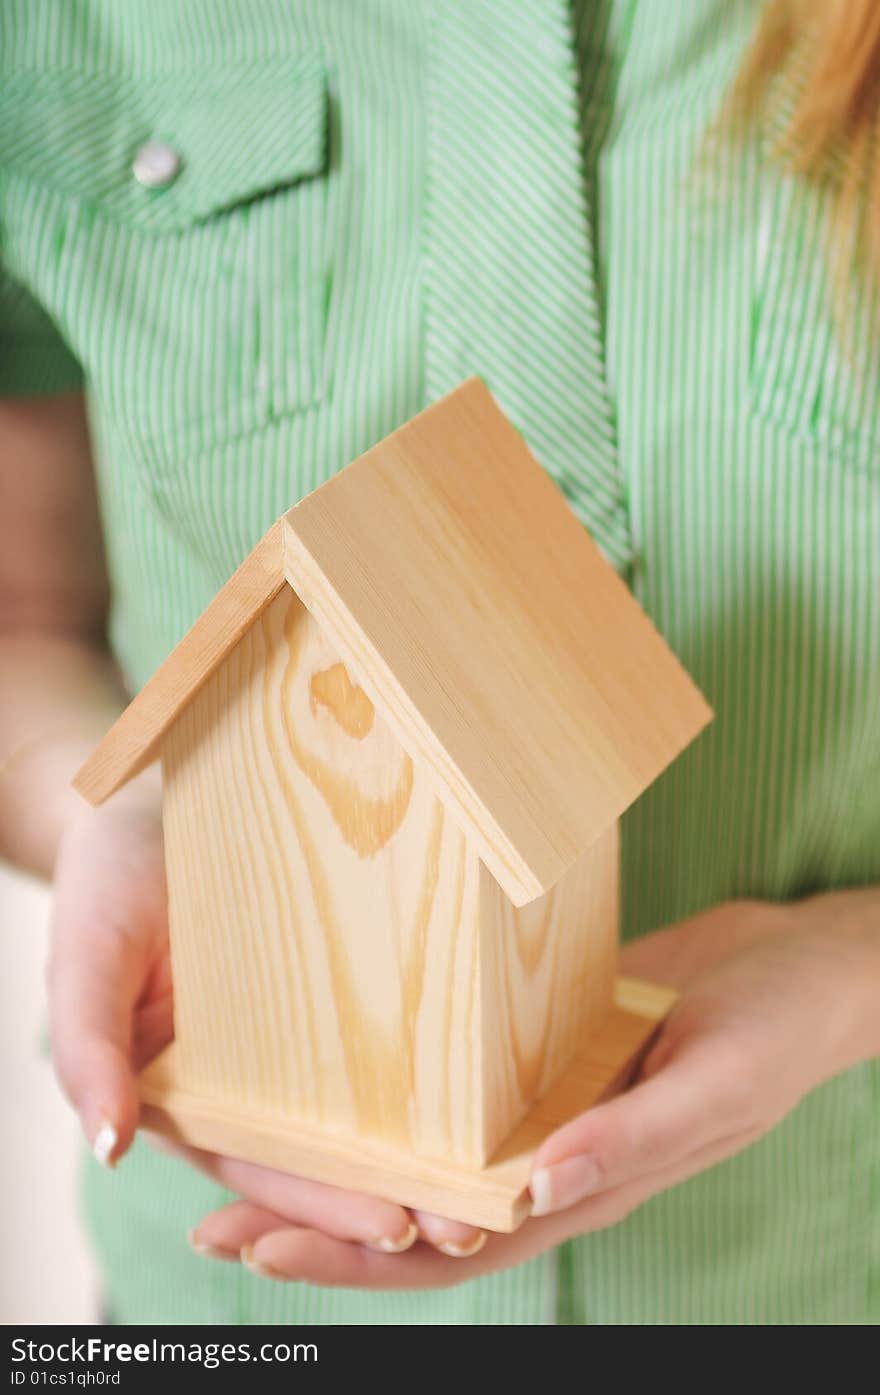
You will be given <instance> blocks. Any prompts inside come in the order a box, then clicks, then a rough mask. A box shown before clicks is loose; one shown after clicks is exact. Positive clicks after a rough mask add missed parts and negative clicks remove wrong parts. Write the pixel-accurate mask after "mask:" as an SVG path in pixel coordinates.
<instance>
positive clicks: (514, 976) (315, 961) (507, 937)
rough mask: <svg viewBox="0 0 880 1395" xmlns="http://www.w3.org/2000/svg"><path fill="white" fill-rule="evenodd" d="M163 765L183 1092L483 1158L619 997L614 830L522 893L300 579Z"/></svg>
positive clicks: (270, 611) (213, 682)
mask: <svg viewBox="0 0 880 1395" xmlns="http://www.w3.org/2000/svg"><path fill="white" fill-rule="evenodd" d="M163 764H164V775H165V815H164V817H165V837H166V857H167V861H168V874H169V877H168V880H169V897H170V924H171V947H172V967H173V975H174V985H175V1017H176V1036H177V1054H178V1059H179V1070H180V1073H181V1078H182V1079H185V1080H186V1082H187V1088H188V1089H189V1090H191V1091H192V1092H193V1093H194V1094H196V1095H199V1096H206V1097H213V1098H215V1099H217V1100H218V1101H220V1100H223V1101H225V1102H226V1103H227V1104H232V1105H234V1104H235V1103H240V1104H241V1105H242V1106H244V1105H245V1104H246V1105H247V1107H248V1108H249V1109H256V1110H257V1111H259V1110H269V1111H279V1112H281V1113H283V1114H285V1115H287V1116H289V1117H290V1118H291V1119H295V1120H298V1121H302V1122H303V1123H307V1124H311V1125H312V1126H315V1127H323V1128H326V1129H330V1130H344V1131H347V1132H349V1133H352V1134H356V1135H358V1136H360V1137H362V1138H367V1139H369V1138H372V1139H377V1140H383V1141H384V1142H386V1143H389V1144H393V1145H395V1146H397V1147H400V1148H407V1149H410V1150H412V1151H413V1152H414V1153H416V1154H428V1155H433V1156H438V1157H445V1158H449V1159H456V1160H458V1161H461V1162H467V1163H469V1164H478V1163H481V1162H483V1161H485V1159H486V1158H487V1157H488V1156H489V1155H490V1154H491V1152H492V1151H494V1149H495V1148H496V1147H497V1145H498V1144H499V1142H500V1141H501V1140H502V1139H503V1138H504V1137H506V1136H507V1134H508V1133H509V1131H510V1129H511V1128H512V1127H513V1125H514V1124H515V1123H516V1122H517V1121H518V1120H519V1119H520V1118H521V1117H522V1116H523V1114H524V1113H525V1112H526V1110H527V1109H528V1107H529V1105H530V1104H531V1102H532V1101H533V1100H534V1098H535V1097H536V1095H537V1094H538V1093H540V1092H541V1091H542V1090H544V1089H546V1087H547V1085H548V1084H549V1082H550V1080H551V1079H552V1078H553V1076H554V1075H555V1074H556V1072H557V1071H558V1070H559V1069H560V1068H561V1066H562V1065H564V1063H565V1061H566V1060H567V1058H568V1057H569V1056H570V1055H571V1053H572V1052H573V1050H574V1049H575V1046H576V1044H577V1042H578V1041H579V1040H581V1039H582V1038H583V1035H584V1032H585V1031H586V1029H587V1028H588V1026H589V1025H590V1024H595V1023H596V1022H598V1021H599V1020H601V1017H602V1015H603V1014H604V1013H605V1011H607V1008H608V1005H609V1003H610V997H611V976H612V971H613V958H614V952H615V944H616V885H617V843H616V833H615V831H614V830H613V829H612V831H611V832H610V833H609V834H607V835H606V836H605V837H604V838H603V839H601V840H600V841H599V843H598V844H597V846H596V847H595V848H594V849H591V850H590V851H589V852H588V853H587V854H585V855H584V856H583V857H582V858H581V859H579V860H578V862H577V863H576V865H575V866H574V867H573V868H572V870H571V871H570V872H569V873H568V874H567V876H566V877H564V878H563V880H562V881H561V882H560V883H559V885H558V886H557V887H556V888H555V889H554V890H553V891H551V892H549V893H548V894H547V895H546V896H545V897H543V898H541V899H540V900H539V901H538V902H536V903H534V904H533V905H531V906H528V907H526V908H524V909H522V910H517V909H516V908H514V907H513V906H512V905H511V904H510V903H509V902H508V901H507V899H506V897H505V896H504V894H503V892H502V891H501V890H500V888H498V886H497V885H496V884H495V883H494V881H493V879H492V877H491V875H490V874H489V873H488V872H487V871H486V869H485V868H483V867H481V865H480V863H479V860H478V858H477V857H476V855H475V853H474V852H473V850H472V849H471V848H470V847H469V846H468V844H467V841H466V839H465V838H464V836H463V835H462V833H461V832H460V831H459V829H458V828H456V826H455V824H454V821H453V820H452V819H451V818H450V816H449V814H448V813H447V812H446V810H445V809H444V808H443V805H442V804H441V803H440V802H439V801H438V800H437V798H436V797H435V794H434V790H433V786H432V784H431V783H430V782H429V781H427V780H426V779H425V778H424V777H423V773H422V771H421V770H420V769H419V768H418V767H416V766H414V763H413V761H412V760H411V758H410V756H409V755H408V754H407V753H406V752H405V751H403V750H402V749H401V747H400V746H399V744H398V742H397V741H396V739H395V738H394V736H392V734H391V732H390V731H389V730H388V728H387V726H386V725H385V723H384V722H383V720H382V719H381V717H380V715H379V714H378V712H377V711H376V710H375V709H374V707H373V705H372V702H371V700H370V699H369V698H368V697H367V696H366V694H365V692H364V691H363V689H362V687H361V685H360V681H359V677H355V676H353V674H352V672H351V671H350V670H349V668H348V667H347V666H346V665H344V664H342V663H341V662H340V660H339V657H338V655H337V653H336V651H335V649H334V648H333V647H332V646H331V645H330V644H329V643H328V642H327V640H326V638H325V637H324V634H323V633H322V631H321V629H320V627H319V626H318V625H317V623H316V622H315V621H314V620H313V618H312V617H311V616H310V615H309V613H308V611H306V609H305V608H304V607H303V605H302V604H301V602H300V601H299V599H298V598H297V597H296V596H295V595H294V593H293V592H292V591H290V590H288V589H286V588H285V590H284V591H283V592H282V593H280V594H279V595H278V596H277V597H276V598H275V600H274V601H273V602H272V603H271V604H270V605H269V606H268V607H267V608H266V610H265V611H264V612H263V614H262V615H261V616H260V618H259V619H258V620H257V622H256V623H255V624H254V625H253V626H252V628H251V630H250V631H249V632H248V633H247V634H246V635H245V636H243V637H242V638H241V640H240V642H239V644H238V645H237V646H236V648H235V649H234V650H233V651H232V652H231V653H230V654H229V655H228V656H227V658H226V660H225V661H224V662H223V664H222V665H221V666H220V668H219V669H218V670H217V671H216V672H215V673H214V674H213V675H212V676H211V678H210V679H209V680H208V681H207V682H206V683H205V684H204V686H203V687H202V689H201V691H200V692H199V694H198V695H197V696H196V698H195V699H194V700H193V701H192V702H191V703H190V704H189V705H188V706H187V707H186V709H185V710H184V711H183V712H182V714H181V715H180V717H179V719H178V721H177V723H176V724H175V726H174V727H173V729H172V730H171V731H170V732H169V733H168V735H167V738H166V741H165V743H164V749H163Z"/></svg>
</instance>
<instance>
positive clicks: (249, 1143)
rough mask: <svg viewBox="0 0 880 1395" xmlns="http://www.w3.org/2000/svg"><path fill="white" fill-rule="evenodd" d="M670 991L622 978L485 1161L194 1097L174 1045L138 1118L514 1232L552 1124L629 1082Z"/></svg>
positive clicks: (214, 1145)
mask: <svg viewBox="0 0 880 1395" xmlns="http://www.w3.org/2000/svg"><path fill="white" fill-rule="evenodd" d="M675 996H676V995H675V993H674V991H673V990H671V989H667V988H661V987H659V986H656V985H653V984H644V983H638V982H635V981H633V980H628V979H618V981H617V985H616V991H615V1001H614V1006H613V1007H612V1009H611V1011H610V1012H609V1014H608V1015H607V1016H606V1018H605V1019H604V1021H603V1023H602V1025H601V1027H600V1028H599V1029H598V1030H597V1031H595V1032H594V1033H593V1034H592V1035H591V1036H590V1037H589V1038H588V1039H587V1040H586V1041H585V1042H584V1044H583V1047H582V1050H580V1051H579V1052H578V1053H577V1055H576V1056H575V1057H574V1058H573V1059H572V1061H571V1062H570V1063H569V1065H568V1066H567V1067H566V1069H565V1070H564V1071H563V1073H562V1075H561V1076H560V1077H559V1078H558V1080H557V1081H556V1083H555V1085H554V1086H553V1087H552V1089H551V1090H550V1091H549V1092H548V1093H547V1095H546V1096H545V1097H544V1098H543V1099H542V1100H541V1101H540V1102H539V1103H538V1104H537V1105H536V1106H535V1107H534V1108H533V1109H532V1110H531V1111H530V1113H529V1114H528V1115H527V1117H526V1118H525V1119H524V1120H523V1122H522V1123H521V1124H520V1126H519V1128H517V1129H516V1130H515V1131H514V1133H513V1134H512V1135H511V1136H510V1137H509V1138H508V1140H507V1141H506V1142H505V1143H504V1144H503V1145H502V1147H501V1148H500V1149H499V1150H498V1152H497V1153H496V1155H495V1156H494V1157H493V1158H492V1160H491V1161H490V1162H489V1164H488V1165H487V1166H485V1167H472V1166H467V1165H461V1164H458V1165H457V1164H455V1163H453V1162H450V1161H449V1160H445V1159H439V1160H438V1159H431V1158H417V1157H415V1156H413V1155H412V1154H410V1153H408V1152H406V1151H403V1150H400V1149H397V1148H394V1147H389V1146H388V1145H383V1144H380V1143H371V1142H370V1141H369V1140H362V1139H354V1138H352V1137H351V1136H346V1135H345V1134H342V1133H339V1134H331V1133H327V1132H323V1131H321V1130H320V1129H316V1128H314V1127H310V1126H308V1125H307V1124H302V1123H297V1122H294V1121H292V1120H291V1119H290V1118H288V1117H286V1116H285V1115H283V1114H279V1113H277V1112H272V1111H270V1110H263V1111H260V1110H259V1109H256V1108H247V1107H242V1106H237V1105H234V1104H224V1103H223V1102H218V1101H216V1100H212V1099H210V1098H207V1097H204V1096H199V1095H198V1094H196V1093H194V1092H193V1091H192V1090H190V1089H189V1088H188V1082H187V1083H183V1082H182V1078H181V1075H180V1070H179V1063H178V1060H177V1047H176V1046H171V1047H169V1048H168V1050H167V1051H165V1052H163V1054H162V1055H161V1056H160V1057H159V1058H158V1059H157V1061H156V1062H154V1064H153V1065H152V1066H151V1067H149V1068H148V1070H147V1071H146V1072H144V1074H143V1075H142V1077H141V1098H142V1101H143V1104H142V1111H141V1120H142V1123H143V1124H144V1125H145V1126H147V1127H149V1128H151V1129H154V1130H157V1131H159V1132H161V1133H164V1134H166V1135H167V1136H168V1137H171V1138H176V1139H179V1140H181V1141H183V1142H187V1143H190V1144H192V1145H193V1146H195V1147H199V1148H209V1149H212V1150H219V1151H221V1152H224V1153H227V1154H229V1155H230V1156H233V1157H242V1158H247V1159H249V1160H250V1161H252V1162H259V1163H263V1164H264V1165H266V1166H267V1167H276V1168H279V1169H281V1170H282V1171H287V1172H296V1173H299V1174H300V1175H301V1176H304V1177H311V1178H314V1179H316V1180H318V1181H323V1182H329V1183H331V1184H333V1185H335V1186H340V1187H353V1188H355V1189H357V1190H359V1191H365V1192H369V1193H371V1194H373V1195H376V1196H383V1197H386V1198H388V1199H389V1200H393V1201H397V1202H399V1203H401V1204H402V1205H405V1206H412V1207H416V1208H419V1209H421V1210H424V1211H432V1212H434V1213H435V1214H437V1215H443V1216H449V1217H452V1218H454V1219H456V1220H461V1221H465V1222H467V1223H468V1224H471V1225H479V1226H485V1227H487V1228H488V1229H491V1230H499V1231H510V1230H514V1229H516V1227H517V1226H518V1225H519V1224H520V1223H521V1222H522V1221H523V1220H524V1219H525V1217H526V1215H527V1214H528V1196H527V1188H528V1179H529V1175H530V1173H531V1164H532V1158H533V1156H534V1154H535V1152H536V1150H537V1148H538V1147H539V1146H540V1144H541V1143H542V1142H543V1140H544V1139H545V1138H546V1137H547V1135H548V1134H549V1133H551V1132H552V1131H553V1130H554V1129H556V1128H558V1127H559V1126H560V1125H561V1124H563V1123H565V1122H566V1121H567V1120H569V1119H571V1118H574V1117H575V1115H577V1114H579V1113H581V1112H583V1110H585V1109H588V1108H590V1106H591V1105H593V1104H595V1103H597V1101H598V1100H600V1099H602V1098H603V1097H605V1096H607V1095H608V1094H609V1093H611V1092H613V1091H614V1090H615V1089H617V1088H619V1087H620V1086H621V1085H623V1084H625V1082H626V1080H627V1079H628V1077H629V1074H630V1072H631V1071H632V1069H633V1067H634V1064H635V1062H636V1061H637V1059H638V1057H639V1055H640V1053H641V1052H642V1051H643V1050H644V1048H645V1046H646V1044H647V1043H648V1041H649V1040H650V1038H651V1036H652V1034H653V1032H654V1031H655V1030H656V1027H657V1025H658V1023H659V1022H660V1021H661V1020H662V1018H663V1017H664V1016H665V1015H666V1013H667V1012H668V1011H669V1009H670V1007H671V1006H672V1004H673V1002H674V1001H675Z"/></svg>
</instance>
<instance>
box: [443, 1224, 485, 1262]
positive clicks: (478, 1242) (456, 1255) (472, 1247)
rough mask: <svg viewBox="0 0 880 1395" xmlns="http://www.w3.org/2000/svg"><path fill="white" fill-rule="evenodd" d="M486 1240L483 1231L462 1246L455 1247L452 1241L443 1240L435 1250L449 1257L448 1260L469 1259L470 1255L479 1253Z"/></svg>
mask: <svg viewBox="0 0 880 1395" xmlns="http://www.w3.org/2000/svg"><path fill="white" fill-rule="evenodd" d="M488 1238H489V1237H488V1236H487V1234H486V1232H485V1230H481V1231H480V1232H479V1234H478V1235H475V1236H474V1238H473V1240H469V1241H468V1242H467V1243H466V1244H464V1245H456V1243H455V1241H454V1240H444V1241H443V1242H442V1244H440V1245H438V1246H437V1249H438V1250H439V1251H440V1253H441V1254H444V1255H449V1257H450V1259H470V1257H471V1255H476V1254H479V1253H480V1250H481V1249H482V1248H483V1246H484V1245H485V1243H486V1241H487V1239H488Z"/></svg>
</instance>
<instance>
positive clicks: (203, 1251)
mask: <svg viewBox="0 0 880 1395" xmlns="http://www.w3.org/2000/svg"><path fill="white" fill-rule="evenodd" d="M186 1238H187V1242H188V1244H189V1247H190V1249H191V1250H192V1251H193V1253H194V1254H197V1255H200V1256H201V1257H202V1259H226V1260H229V1259H238V1250H224V1249H223V1247H222V1246H221V1245H209V1244H208V1243H207V1242H206V1241H204V1240H200V1239H199V1236H198V1232H197V1231H196V1230H191V1231H190V1232H189V1234H188V1235H187V1237H186Z"/></svg>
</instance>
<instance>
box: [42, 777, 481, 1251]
mask: <svg viewBox="0 0 880 1395" xmlns="http://www.w3.org/2000/svg"><path fill="white" fill-rule="evenodd" d="M49 1009H50V1028H51V1037H52V1050H53V1056H54V1059H55V1065H56V1069H57V1072H58V1075H59V1078H60V1080H61V1083H62V1085H63V1087H64V1089H65V1091H66V1093H67V1095H68V1096H69V1097H70V1099H71V1101H72V1102H73V1104H74V1105H75V1107H76V1109H77V1111H78V1113H79V1115H80V1118H81V1120H82V1125H83V1129H84V1130H85V1133H86V1136H87V1138H88V1139H89V1141H90V1143H91V1145H92V1148H93V1150H94V1152H95V1155H96V1157H97V1158H98V1160H99V1161H100V1162H102V1163H104V1164H107V1165H111V1166H112V1165H113V1164H115V1163H116V1162H117V1161H118V1160H119V1159H120V1158H121V1157H122V1155H123V1154H124V1153H125V1151H126V1149H127V1148H128V1147H129V1145H130V1144H131V1141H132V1138H133V1136H134V1132H135V1129H136V1127H137V1119H138V1100H137V1090H136V1085H135V1077H136V1075H137V1072H138V1071H139V1070H140V1069H141V1068H142V1067H143V1066H144V1065H146V1064H147V1062H148V1061H150V1060H151V1059H152V1058H153V1057H154V1056H155V1055H156V1054H157V1052H158V1051H160V1050H161V1049H162V1047H164V1046H166V1045H167V1044H168V1042H169V1041H170V1040H171V1038H172V1036H173V1031H174V1028H173V1019H172V997H171V972H170V963H169V954H168V914H167V899H166V889H165V871H164V857H163V846H162V823H161V795H160V790H159V782H158V777H157V775H156V774H155V772H147V774H146V775H143V776H141V777H139V778H138V779H137V780H135V781H133V782H132V784H131V785H129V786H127V787H126V789H124V790H123V791H121V792H120V793H119V794H117V795H115V796H114V798H113V799H112V800H110V801H109V802H108V803H107V804H106V805H104V806H103V807H102V808H100V809H87V808H86V807H85V806H84V807H83V809H82V812H81V813H79V814H77V816H76V817H75V818H73V819H71V820H70V821H69V822H68V823H67V825H66V827H65V830H64V832H63V834H62V836H61V840H60V843H59V847H58V855H57V861H56V869H55V897H54V915H53V934H52V951H51V957H50V965H49ZM156 1142H157V1143H158V1146H161V1147H163V1148H168V1149H169V1151H172V1152H176V1153H177V1154H178V1155H180V1156H182V1157H184V1158H185V1159H186V1160H187V1161H188V1162H190V1163H191V1164H192V1165H193V1166H196V1167H198V1168H199V1169H200V1170H201V1171H203V1172H205V1173H206V1174H207V1175H209V1176H211V1177H213V1178H214V1179H215V1180H216V1181H218V1182H220V1183H221V1184H222V1185H223V1186H224V1187H227V1188H229V1189H230V1190H232V1191H235V1192H238V1193H239V1194H240V1195H241V1196H242V1197H243V1198H245V1199H246V1200H243V1201H242V1202H241V1203H240V1207H242V1208H244V1209H245V1212H246V1215H247V1221H246V1224H245V1233H247V1234H249V1233H250V1232H249V1231H248V1229H247V1226H248V1225H250V1226H251V1227H252V1226H253V1223H254V1221H253V1218H254V1217H255V1216H256V1217H260V1218H261V1217H263V1216H265V1215H266V1214H267V1213H268V1212H269V1211H271V1214H272V1216H273V1219H275V1220H276V1223H277V1218H278V1216H281V1217H283V1223H284V1224H286V1225H287V1224H296V1225H303V1226H308V1227H309V1228H310V1232H313V1231H321V1232H322V1233H324V1234H326V1235H327V1236H328V1237H332V1238H333V1239H334V1240H335V1241H337V1242H338V1241H341V1240H348V1241H356V1242H358V1244H360V1245H373V1246H375V1247H376V1248H377V1249H378V1250H379V1251H380V1252H384V1253H386V1254H388V1253H396V1252H399V1251H401V1250H403V1249H406V1248H407V1247H408V1246H409V1245H411V1244H412V1243H413V1242H414V1241H415V1239H416V1235H417V1233H419V1234H421V1235H422V1236H423V1237H424V1238H428V1237H430V1238H431V1239H432V1240H433V1242H434V1243H435V1244H437V1245H438V1246H443V1247H444V1248H445V1250H446V1253H448V1254H455V1253H456V1252H457V1251H456V1247H464V1249H465V1250H467V1249H469V1248H470V1247H472V1246H473V1245H474V1243H475V1241H476V1243H480V1241H481V1235H480V1232H478V1231H474V1230H473V1229H472V1228H471V1227H470V1226H461V1225H458V1224H457V1223H456V1222H453V1221H440V1220H437V1219H436V1218H434V1217H430V1216H421V1215H419V1216H415V1217H414V1216H413V1215H411V1214H410V1213H409V1212H408V1211H406V1210H405V1209H404V1208H403V1207H402V1206H397V1205H395V1204H394V1203H393V1202H388V1201H382V1200H380V1199H378V1198H376V1197H368V1196H363V1195H360V1194H359V1193H356V1192H346V1191H343V1190H341V1189H340V1188H337V1187H329V1186H324V1185H322V1184H321V1183H317V1182H309V1181H306V1180H305V1179H304V1178H299V1177H292V1176H288V1175H287V1174H284V1173H280V1172H275V1171H273V1170H272V1169H270V1168H263V1167H257V1166H255V1165H253V1164H250V1163H244V1162H239V1161H237V1160H235V1159H232V1158H224V1157H219V1156H217V1155H214V1154H209V1153H202V1152H197V1151H196V1150H194V1149H184V1148H177V1147H174V1148H172V1147H171V1146H170V1145H168V1144H165V1143H164V1142H162V1141H161V1140H157V1141H156ZM242 1243H244V1242H242ZM193 1244H194V1246H195V1248H196V1249H200V1250H202V1251H204V1250H205V1249H206V1243H205V1242H204V1241H201V1240H200V1239H199V1237H194V1239H193ZM235 1258H236V1259H237V1258H238V1250H236V1251H235Z"/></svg>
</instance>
